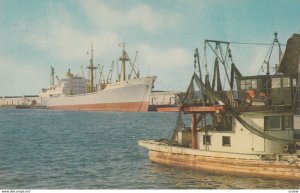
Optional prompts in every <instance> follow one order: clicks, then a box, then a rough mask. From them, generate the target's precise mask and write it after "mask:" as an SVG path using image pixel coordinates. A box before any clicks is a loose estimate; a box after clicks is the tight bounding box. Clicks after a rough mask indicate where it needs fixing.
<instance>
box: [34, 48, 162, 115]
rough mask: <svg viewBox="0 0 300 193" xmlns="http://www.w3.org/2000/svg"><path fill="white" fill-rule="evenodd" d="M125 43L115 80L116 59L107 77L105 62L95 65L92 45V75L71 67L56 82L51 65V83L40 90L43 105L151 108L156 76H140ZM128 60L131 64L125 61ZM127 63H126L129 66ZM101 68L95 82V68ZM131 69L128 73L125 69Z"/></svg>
mask: <svg viewBox="0 0 300 193" xmlns="http://www.w3.org/2000/svg"><path fill="white" fill-rule="evenodd" d="M121 45H123V46H122V47H123V49H122V55H121V57H120V58H119V60H120V61H121V73H120V74H119V73H118V74H117V76H118V78H117V80H116V81H115V82H112V73H113V67H114V62H113V63H112V65H111V68H110V71H109V74H108V76H107V79H105V78H104V76H103V66H102V67H100V66H99V67H96V66H95V65H94V62H93V45H92V46H91V59H90V64H89V65H88V67H87V68H88V70H89V78H88V79H86V78H84V77H83V76H79V75H74V74H73V73H71V70H70V69H69V70H68V71H67V73H66V74H65V77H64V78H62V79H58V77H57V83H56V84H54V68H53V67H51V76H50V77H51V78H50V86H49V87H48V88H46V89H45V88H44V89H42V91H41V92H40V94H39V97H40V98H41V102H42V105H45V106H47V109H52V110H85V111H148V106H149V97H150V93H151V91H152V88H153V86H154V81H155V79H156V76H149V77H140V74H139V72H138V70H136V67H135V60H134V61H131V59H130V58H129V57H128V54H127V52H126V51H125V43H123V44H121ZM127 63H129V64H130V66H129V67H128V66H127V65H126V64H127ZM126 66H127V67H126ZM96 69H99V75H100V76H99V77H100V78H99V81H98V83H95V82H96V81H95V70H96ZM127 70H128V71H130V73H128V74H127V73H126V71H127Z"/></svg>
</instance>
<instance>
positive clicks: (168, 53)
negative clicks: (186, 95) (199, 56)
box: [137, 44, 194, 90]
mask: <svg viewBox="0 0 300 193" xmlns="http://www.w3.org/2000/svg"><path fill="white" fill-rule="evenodd" d="M137 47H138V48H139V53H140V56H141V57H142V59H141V66H142V69H143V70H144V72H145V71H147V70H148V69H146V68H148V67H149V71H150V74H151V75H157V76H158V81H156V82H157V83H156V89H168V90H172V89H175V90H178V89H181V90H184V89H185V87H186V85H187V84H188V81H189V79H190V77H191V75H192V73H193V60H194V58H193V52H192V51H189V50H185V49H183V48H181V47H168V48H158V47H154V46H151V45H149V44H140V45H137ZM160 83H162V84H164V85H160ZM162 86H163V87H162Z"/></svg>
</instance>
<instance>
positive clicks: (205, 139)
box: [203, 135, 211, 145]
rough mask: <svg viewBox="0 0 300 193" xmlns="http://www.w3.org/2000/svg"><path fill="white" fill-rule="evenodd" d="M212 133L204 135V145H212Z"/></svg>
mask: <svg viewBox="0 0 300 193" xmlns="http://www.w3.org/2000/svg"><path fill="white" fill-rule="evenodd" d="M210 139H211V138H210V135H203V145H211V140H210Z"/></svg>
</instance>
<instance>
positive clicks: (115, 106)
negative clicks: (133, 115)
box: [48, 102, 149, 112]
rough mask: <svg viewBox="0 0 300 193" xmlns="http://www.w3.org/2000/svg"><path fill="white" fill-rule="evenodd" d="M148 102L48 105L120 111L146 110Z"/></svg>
mask: <svg viewBox="0 0 300 193" xmlns="http://www.w3.org/2000/svg"><path fill="white" fill-rule="evenodd" d="M148 106H149V103H148V102H128V103H103V104H84V105H60V106H48V109H52V110H77V111H78V110H79V111H122V112H137V111H143V112H146V111H148Z"/></svg>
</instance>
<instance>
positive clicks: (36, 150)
mask: <svg viewBox="0 0 300 193" xmlns="http://www.w3.org/2000/svg"><path fill="white" fill-rule="evenodd" d="M176 116H177V115H176V114H174V113H155V112H149V113H108V112H68V111H48V110H15V109H5V108H2V109H0V189H17V188H24V189H166V188H168V189H174V188H178V189H190V188H193V189H227V188H232V189H236V188H237V189H243V188H246V189H294V188H299V184H300V182H296V181H282V180H273V179H264V178H257V177H244V176H243V177H241V176H234V175H228V174H213V173H208V172H204V171H194V170H190V169H181V168H173V167H166V166H162V165H158V164H154V163H151V162H150V161H149V160H148V158H147V151H146V150H145V149H143V148H141V147H139V146H138V145H137V141H138V140H139V139H143V138H150V139H159V138H167V137H169V136H170V135H171V132H172V129H173V128H174V126H175V122H176Z"/></svg>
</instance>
